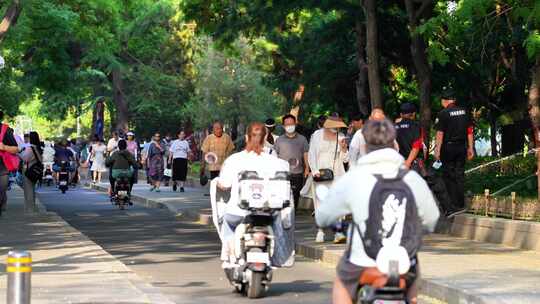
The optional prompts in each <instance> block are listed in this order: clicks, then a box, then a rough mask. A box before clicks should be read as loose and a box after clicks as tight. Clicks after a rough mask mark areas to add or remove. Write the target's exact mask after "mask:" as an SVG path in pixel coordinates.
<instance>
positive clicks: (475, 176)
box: [465, 154, 538, 197]
mask: <svg viewBox="0 0 540 304" xmlns="http://www.w3.org/2000/svg"><path fill="white" fill-rule="evenodd" d="M493 160H496V158H493V157H479V158H476V159H474V160H473V161H470V162H467V164H466V170H468V169H471V168H474V167H477V166H479V165H481V164H486V163H488V162H490V161H493ZM535 172H536V157H535V156H534V155H532V154H531V155H527V156H525V157H524V156H517V157H514V158H512V159H509V160H504V161H501V162H499V163H496V164H492V165H489V166H486V167H484V168H481V169H479V170H477V171H474V172H472V173H469V174H466V176H465V189H466V190H465V191H466V192H468V193H472V194H482V193H484V189H490V191H491V193H494V192H496V191H498V190H500V189H502V188H504V187H506V186H508V185H510V184H512V183H514V182H516V181H518V180H520V179H523V178H526V177H528V176H530V175H532V174H534V173H535ZM510 192H516V193H517V195H518V196H521V197H536V196H537V195H538V187H537V182H536V179H535V177H532V178H529V179H527V180H526V181H524V182H522V183H519V184H517V185H515V186H513V187H511V188H510V189H508V190H506V191H504V192H502V193H500V194H499V195H510Z"/></svg>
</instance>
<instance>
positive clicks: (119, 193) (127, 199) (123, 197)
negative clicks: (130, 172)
mask: <svg viewBox="0 0 540 304" xmlns="http://www.w3.org/2000/svg"><path fill="white" fill-rule="evenodd" d="M112 202H113V204H114V205H116V206H118V209H120V210H124V209H126V206H131V205H133V203H132V202H131V193H130V180H129V178H128V177H119V178H117V179H116V181H115V184H114V193H113V195H112Z"/></svg>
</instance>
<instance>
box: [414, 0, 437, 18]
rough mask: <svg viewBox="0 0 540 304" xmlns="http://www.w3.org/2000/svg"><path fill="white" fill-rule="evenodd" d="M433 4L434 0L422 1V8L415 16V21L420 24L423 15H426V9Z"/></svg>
mask: <svg viewBox="0 0 540 304" xmlns="http://www.w3.org/2000/svg"><path fill="white" fill-rule="evenodd" d="M432 3H433V1H432V0H424V1H422V5H421V6H420V8H419V9H418V10H417V11H416V14H414V20H415V22H418V20H420V17H422V15H423V14H424V13H425V11H426V9H427V8H428V6H429V5H431V4H432Z"/></svg>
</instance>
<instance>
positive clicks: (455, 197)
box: [441, 143, 467, 211]
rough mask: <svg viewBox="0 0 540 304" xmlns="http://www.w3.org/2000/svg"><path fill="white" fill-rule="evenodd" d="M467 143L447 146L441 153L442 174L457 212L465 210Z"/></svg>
mask: <svg viewBox="0 0 540 304" xmlns="http://www.w3.org/2000/svg"><path fill="white" fill-rule="evenodd" d="M466 158H467V146H466V144H465V143H456V144H445V145H444V146H443V147H442V151H441V161H442V173H443V179H444V184H445V185H446V190H447V191H448V195H449V196H450V199H451V203H450V206H451V208H452V209H454V210H449V211H455V210H458V209H462V208H465V186H464V183H465V160H466Z"/></svg>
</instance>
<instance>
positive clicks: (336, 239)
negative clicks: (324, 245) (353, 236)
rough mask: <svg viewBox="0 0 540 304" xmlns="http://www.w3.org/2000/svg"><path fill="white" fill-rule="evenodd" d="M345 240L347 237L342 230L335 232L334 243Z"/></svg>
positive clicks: (340, 242) (341, 242)
mask: <svg viewBox="0 0 540 304" xmlns="http://www.w3.org/2000/svg"><path fill="white" fill-rule="evenodd" d="M346 241H347V237H346V236H345V234H343V233H342V232H336V235H335V236H334V244H343V243H345V242H346Z"/></svg>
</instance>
